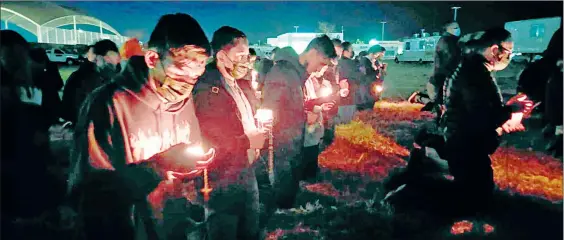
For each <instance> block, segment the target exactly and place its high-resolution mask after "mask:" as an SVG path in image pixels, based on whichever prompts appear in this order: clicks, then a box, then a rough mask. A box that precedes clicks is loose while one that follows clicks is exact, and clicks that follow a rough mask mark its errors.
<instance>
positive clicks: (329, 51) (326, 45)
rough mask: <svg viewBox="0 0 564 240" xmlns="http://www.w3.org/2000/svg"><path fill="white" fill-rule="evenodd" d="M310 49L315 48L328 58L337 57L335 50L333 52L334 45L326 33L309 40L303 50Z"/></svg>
mask: <svg viewBox="0 0 564 240" xmlns="http://www.w3.org/2000/svg"><path fill="white" fill-rule="evenodd" d="M311 49H315V50H317V51H318V52H319V53H321V54H323V56H325V57H328V58H336V57H337V52H335V46H334V45H333V42H332V41H331V39H330V38H329V37H328V36H327V35H321V36H319V37H316V38H314V39H313V40H311V42H309V44H308V45H307V48H306V49H305V51H304V52H307V51H309V50H311Z"/></svg>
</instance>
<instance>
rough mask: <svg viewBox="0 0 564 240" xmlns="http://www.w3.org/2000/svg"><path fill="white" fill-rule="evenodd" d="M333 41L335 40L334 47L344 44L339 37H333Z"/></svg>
mask: <svg viewBox="0 0 564 240" xmlns="http://www.w3.org/2000/svg"><path fill="white" fill-rule="evenodd" d="M331 42H333V46H334V47H339V46H341V44H342V41H341V39H338V38H333V40H331Z"/></svg>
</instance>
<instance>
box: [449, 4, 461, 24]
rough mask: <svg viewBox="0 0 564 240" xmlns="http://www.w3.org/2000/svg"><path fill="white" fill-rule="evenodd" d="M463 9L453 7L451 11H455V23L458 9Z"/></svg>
mask: <svg viewBox="0 0 564 240" xmlns="http://www.w3.org/2000/svg"><path fill="white" fill-rule="evenodd" d="M461 8H462V7H451V8H450V9H453V10H454V21H456V15H457V13H458V9H461Z"/></svg>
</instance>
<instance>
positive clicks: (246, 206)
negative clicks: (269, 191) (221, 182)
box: [206, 168, 263, 240]
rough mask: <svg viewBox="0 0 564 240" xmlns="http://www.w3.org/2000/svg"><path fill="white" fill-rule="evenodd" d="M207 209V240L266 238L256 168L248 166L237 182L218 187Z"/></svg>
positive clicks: (212, 193) (211, 196)
mask: <svg viewBox="0 0 564 240" xmlns="http://www.w3.org/2000/svg"><path fill="white" fill-rule="evenodd" d="M212 187H213V186H212ZM206 210H207V212H206V225H207V239H210V240H211V239H222V240H228V239H233V240H238V239H253V240H254V239H263V238H261V234H262V232H261V230H260V227H259V192H258V185H257V179H256V176H255V173H254V169H252V168H248V169H244V170H243V171H242V173H241V175H240V178H239V179H238V182H237V183H232V184H230V185H228V186H223V187H219V186H217V187H215V189H213V191H212V192H211V194H210V198H209V200H208V202H207V206H206Z"/></svg>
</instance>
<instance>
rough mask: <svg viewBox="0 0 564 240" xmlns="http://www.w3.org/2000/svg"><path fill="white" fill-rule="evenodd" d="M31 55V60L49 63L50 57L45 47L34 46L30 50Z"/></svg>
mask: <svg viewBox="0 0 564 240" xmlns="http://www.w3.org/2000/svg"><path fill="white" fill-rule="evenodd" d="M29 57H30V58H31V60H33V61H35V62H37V63H47V62H49V57H48V56H47V53H46V52H45V49H44V48H33V49H31V50H30V51H29Z"/></svg>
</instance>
